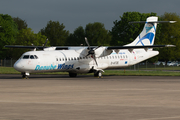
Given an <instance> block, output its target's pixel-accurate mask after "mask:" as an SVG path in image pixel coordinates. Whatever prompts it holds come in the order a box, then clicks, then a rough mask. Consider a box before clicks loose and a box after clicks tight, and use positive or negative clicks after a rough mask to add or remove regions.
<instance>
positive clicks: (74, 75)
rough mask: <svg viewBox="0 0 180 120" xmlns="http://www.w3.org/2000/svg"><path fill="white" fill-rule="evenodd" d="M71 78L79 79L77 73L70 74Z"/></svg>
mask: <svg viewBox="0 0 180 120" xmlns="http://www.w3.org/2000/svg"><path fill="white" fill-rule="evenodd" d="M69 77H77V73H70V72H69Z"/></svg>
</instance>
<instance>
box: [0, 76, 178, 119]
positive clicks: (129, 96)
mask: <svg viewBox="0 0 180 120" xmlns="http://www.w3.org/2000/svg"><path fill="white" fill-rule="evenodd" d="M179 119H180V76H177V77H167V76H166V77H162V76H104V77H103V78H102V79H98V78H94V77H92V76H89V75H80V76H78V77H76V78H69V77H68V75H31V76H30V78H29V79H21V75H2V74H0V120H179Z"/></svg>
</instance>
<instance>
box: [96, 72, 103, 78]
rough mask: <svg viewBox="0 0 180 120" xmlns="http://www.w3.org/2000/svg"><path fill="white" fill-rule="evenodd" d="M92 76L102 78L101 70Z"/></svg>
mask: <svg viewBox="0 0 180 120" xmlns="http://www.w3.org/2000/svg"><path fill="white" fill-rule="evenodd" d="M94 77H98V78H102V72H101V71H97V72H95V73H94Z"/></svg>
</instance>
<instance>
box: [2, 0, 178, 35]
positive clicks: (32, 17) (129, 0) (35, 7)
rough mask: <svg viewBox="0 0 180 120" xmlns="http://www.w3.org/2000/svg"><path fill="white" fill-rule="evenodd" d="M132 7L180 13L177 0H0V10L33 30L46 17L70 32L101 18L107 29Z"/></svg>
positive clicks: (40, 25) (139, 10) (100, 20)
mask: <svg viewBox="0 0 180 120" xmlns="http://www.w3.org/2000/svg"><path fill="white" fill-rule="evenodd" d="M133 11H137V12H141V13H150V12H155V13H157V15H158V16H161V15H163V14H164V13H165V12H174V13H175V12H176V13H177V14H178V15H180V14H179V13H180V0H0V14H9V15H11V16H12V17H19V18H21V19H22V20H25V21H26V22H27V24H28V27H30V28H32V30H33V31H34V32H35V33H37V32H39V31H40V29H42V28H44V27H45V26H46V25H47V22H48V21H50V20H52V21H59V22H60V23H63V24H64V25H65V30H69V31H70V32H71V33H73V32H74V30H75V29H76V28H78V27H79V26H83V27H84V28H85V26H86V24H88V23H94V22H101V23H103V24H104V25H105V28H106V29H108V30H111V28H112V27H113V26H114V24H113V21H115V20H119V16H122V15H123V13H124V12H133Z"/></svg>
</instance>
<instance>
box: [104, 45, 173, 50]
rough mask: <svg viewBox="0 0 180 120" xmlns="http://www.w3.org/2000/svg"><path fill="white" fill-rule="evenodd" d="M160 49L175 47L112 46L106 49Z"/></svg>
mask: <svg viewBox="0 0 180 120" xmlns="http://www.w3.org/2000/svg"><path fill="white" fill-rule="evenodd" d="M161 47H176V46H175V45H149V46H148V45H147V46H113V47H107V49H108V50H110V49H139V48H161Z"/></svg>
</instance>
